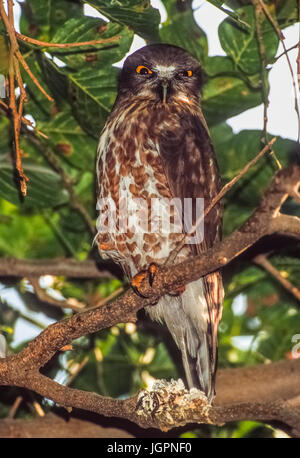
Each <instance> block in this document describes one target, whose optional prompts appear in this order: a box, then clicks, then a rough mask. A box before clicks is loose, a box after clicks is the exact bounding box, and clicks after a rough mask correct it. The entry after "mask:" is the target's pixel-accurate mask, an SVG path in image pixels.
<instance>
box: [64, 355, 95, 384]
mask: <svg viewBox="0 0 300 458" xmlns="http://www.w3.org/2000/svg"><path fill="white" fill-rule="evenodd" d="M88 360H89V357H88V356H86V357H85V358H83V360H82V361H81V363H80V364H77V365H76V369H75V370H74V371H73V372H71V375H70V377H69V378H68V380H67V382H66V384H65V386H69V385H71V383H72V382H73V380H74V379H75V378H76V377H77V375H78V374H79V372H80V371H82V369H83V368H84V367H85V366H86V363H87V362H88Z"/></svg>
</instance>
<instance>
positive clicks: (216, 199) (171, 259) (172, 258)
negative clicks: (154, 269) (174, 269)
mask: <svg viewBox="0 0 300 458" xmlns="http://www.w3.org/2000/svg"><path fill="white" fill-rule="evenodd" d="M275 141H276V137H274V138H272V140H270V141H269V143H268V144H267V145H266V146H265V147H264V148H263V149H262V150H261V151H260V152H259V153H258V154H257V155H256V156H255V157H254V158H253V159H252V160H251V161H250V162H248V164H247V165H245V167H244V168H243V169H242V170H241V171H240V172H239V173H238V174H237V175H236V176H235V177H234V178H233V179H232V180H230V181H229V183H227V184H225V186H223V188H222V189H221V191H220V192H219V193H218V194H217V195H216V197H214V198H213V200H212V201H211V202H210V204H209V205H208V207H206V209H205V210H204V212H203V213H202V214H201V215H200V217H199V218H198V220H197V221H196V223H195V224H194V225H193V226H192V229H191V230H190V232H189V233H188V234H184V236H183V238H182V239H181V240H180V242H179V243H178V245H177V247H176V248H175V249H174V250H173V251H172V253H171V254H170V256H169V257H168V259H167V261H166V263H165V265H172V264H173V263H174V261H175V259H176V257H177V255H178V253H179V252H180V250H181V249H182V248H183V247H184V245H185V240H186V237H190V236H192V235H193V234H194V232H195V231H196V229H197V228H198V226H199V224H200V223H201V221H202V220H203V219H204V218H205V217H206V216H207V214H208V213H209V212H210V211H211V209H212V208H213V207H214V206H215V205H216V204H217V202H219V201H220V200H221V199H222V197H224V196H225V194H226V193H227V192H228V191H229V190H230V189H231V188H232V187H233V186H234V185H235V183H236V182H237V181H238V180H240V179H241V178H242V176H243V175H245V173H247V171H248V170H249V168H250V167H252V166H253V165H254V164H255V163H256V162H257V161H258V160H259V159H260V158H261V157H262V156H263V155H264V154H265V153H266V152H267V151H268V150H269V149H270V147H271V146H272V145H273V143H275Z"/></svg>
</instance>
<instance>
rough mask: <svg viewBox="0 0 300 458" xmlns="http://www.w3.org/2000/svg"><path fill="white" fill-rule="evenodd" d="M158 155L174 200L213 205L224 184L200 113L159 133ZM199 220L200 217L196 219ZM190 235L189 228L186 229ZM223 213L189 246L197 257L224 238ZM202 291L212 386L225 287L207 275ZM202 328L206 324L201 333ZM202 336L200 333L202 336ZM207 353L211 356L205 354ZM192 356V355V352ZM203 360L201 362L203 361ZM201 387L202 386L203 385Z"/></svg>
mask: <svg viewBox="0 0 300 458" xmlns="http://www.w3.org/2000/svg"><path fill="white" fill-rule="evenodd" d="M157 146H158V151H159V154H160V156H161V159H162V162H163V164H164V170H165V174H166V177H167V180H168V183H169V187H170V190H171V193H172V195H173V197H177V198H180V199H181V202H182V208H183V207H184V198H196V197H202V198H203V199H204V208H205V207H206V206H207V205H208V204H209V203H210V201H211V200H212V199H213V197H215V196H216V195H217V194H218V192H219V191H220V189H221V180H220V176H219V171H218V166H217V162H216V157H215V152H214V149H213V146H212V143H211V140H210V136H209V133H208V129H207V126H206V123H205V120H204V118H203V115H202V113H201V112H199V115H198V116H196V115H193V114H190V113H187V112H185V113H183V114H181V115H180V118H179V119H177V120H174V123H173V124H172V126H169V127H167V126H166V128H165V129H164V130H162V131H160V135H159V138H158V140H157ZM197 218H198V216H197ZM197 218H196V212H195V209H194V211H193V220H192V223H193V224H194V223H195V222H196V219H197ZM185 229H186V230H187V231H188V229H190V227H188V228H185ZM221 229H222V209H221V204H220V203H217V204H216V205H215V207H214V208H213V209H212V210H211V211H210V212H209V213H208V215H207V216H206V217H205V219H204V235H203V240H202V241H200V242H199V243H196V244H194V245H189V246H190V249H191V251H192V253H193V254H194V255H196V254H199V253H201V252H203V251H206V250H207V249H208V248H210V247H211V246H213V244H214V243H215V242H217V241H218V240H220V238H221ZM203 291H204V296H205V301H206V304H207V311H208V320H207V321H208V322H207V332H206V335H205V337H204V336H203V335H202V337H200V335H199V339H201V340H202V341H203V339H205V340H206V343H207V344H205V345H203V342H202V343H201V345H202V346H201V347H200V353H201V348H202V349H203V348H204V350H203V357H201V358H202V360H201V361H198V369H199V368H200V369H199V370H198V374H199V372H203V371H205V370H207V363H208V361H207V358H209V359H210V363H208V364H209V366H210V372H211V376H212V379H213V381H212V386H213V385H214V377H215V371H216V364H217V331H218V324H219V321H220V318H221V314H222V302H223V286H222V278H221V274H220V273H219V272H215V273H212V274H209V275H206V276H205V277H204V278H203ZM200 327H201V328H203V323H202V324H201V325H199V329H200ZM200 334H201V332H200ZM189 345H190V346H193V345H194V347H196V345H197V343H196V342H190V343H189V342H187V347H189ZM207 349H208V355H205V352H206V351H207ZM190 353H191V352H190ZM201 358H200V359H201ZM200 385H201V383H200Z"/></svg>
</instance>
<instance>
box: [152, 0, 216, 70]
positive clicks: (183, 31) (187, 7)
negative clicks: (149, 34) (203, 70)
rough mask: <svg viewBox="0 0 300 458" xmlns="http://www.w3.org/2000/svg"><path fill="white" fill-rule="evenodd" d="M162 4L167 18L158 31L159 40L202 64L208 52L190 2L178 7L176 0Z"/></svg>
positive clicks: (204, 36) (204, 38) (205, 39)
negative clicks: (190, 55)
mask: <svg viewBox="0 0 300 458" xmlns="http://www.w3.org/2000/svg"><path fill="white" fill-rule="evenodd" d="M164 4H165V6H166V8H167V10H168V11H169V17H168V20H167V21H166V22H165V23H164V24H163V25H162V27H161V29H160V37H161V40H162V41H163V42H164V43H170V44H173V45H176V46H179V47H181V48H184V49H186V50H187V51H188V52H189V53H190V54H192V55H193V56H194V57H195V58H196V59H198V60H199V61H200V62H201V63H203V62H204V60H205V58H206V56H207V52H208V44H207V38H206V35H205V33H204V32H203V30H202V29H201V28H200V27H199V26H198V24H197V23H196V21H195V19H194V14H193V10H192V8H191V2H185V4H184V6H181V5H180V6H179V4H178V2H177V1H176V0H171V1H168V2H164Z"/></svg>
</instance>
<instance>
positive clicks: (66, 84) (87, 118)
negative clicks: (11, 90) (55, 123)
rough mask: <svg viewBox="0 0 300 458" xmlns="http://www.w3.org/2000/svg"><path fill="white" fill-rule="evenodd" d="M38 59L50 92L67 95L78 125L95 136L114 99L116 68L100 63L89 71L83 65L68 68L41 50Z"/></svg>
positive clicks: (57, 95)
mask: <svg viewBox="0 0 300 458" xmlns="http://www.w3.org/2000/svg"><path fill="white" fill-rule="evenodd" d="M39 62H40V65H41V67H42V71H43V74H44V77H45V78H46V81H47V83H48V84H49V86H50V88H51V90H52V92H53V93H54V94H55V95H56V97H58V98H61V97H63V96H64V98H67V100H68V102H69V103H70V105H71V107H72V112H73V115H74V117H75V118H76V120H77V121H78V122H79V124H80V126H81V127H82V128H83V129H84V130H85V131H86V132H87V133H88V134H89V135H91V136H92V137H94V138H96V139H98V138H99V134H100V132H101V129H102V127H103V125H104V123H105V121H106V118H107V116H108V114H109V113H110V110H111V108H112V105H113V103H114V101H115V97H116V92H117V74H118V72H119V70H118V69H117V68H115V67H111V66H108V67H105V66H103V67H100V68H97V69H95V70H92V71H91V69H90V68H89V67H87V68H83V69H82V70H80V71H78V72H72V71H69V70H68V69H67V68H65V67H64V68H59V67H58V66H57V65H55V64H54V63H53V62H52V61H51V60H50V59H48V58H47V57H46V56H45V55H43V54H40V60H39Z"/></svg>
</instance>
